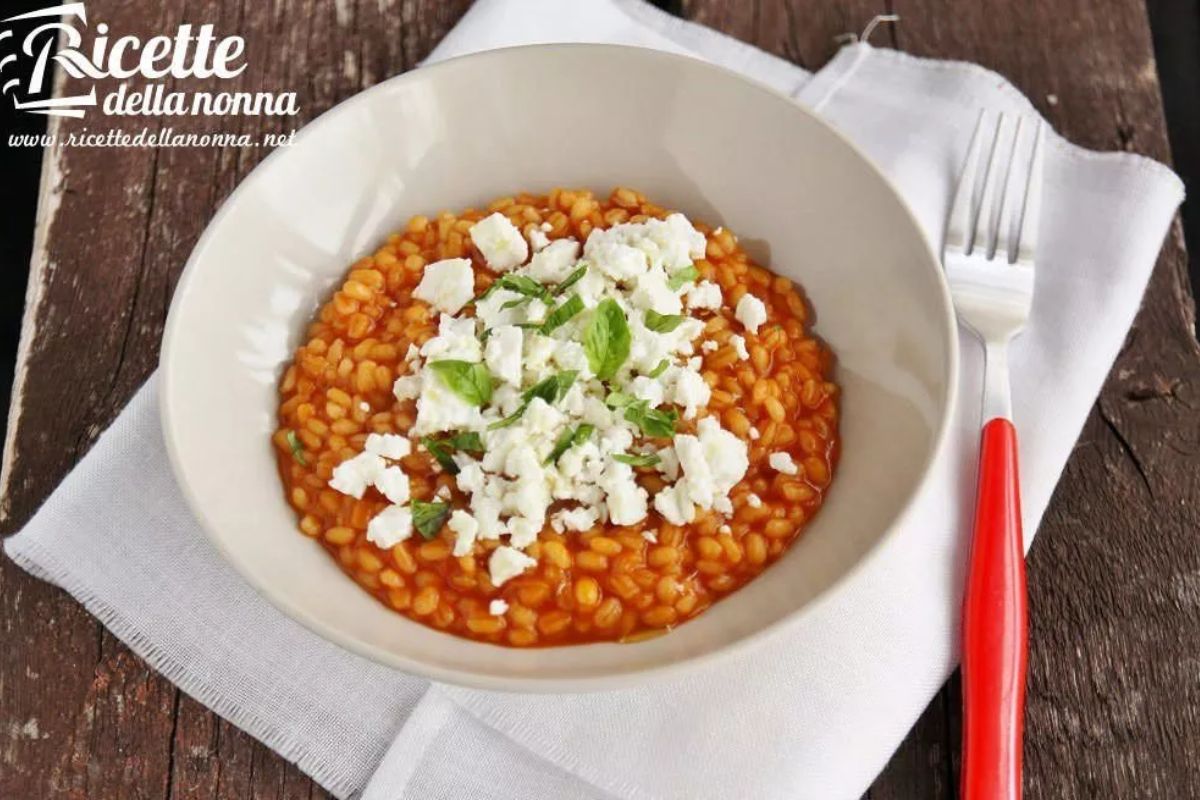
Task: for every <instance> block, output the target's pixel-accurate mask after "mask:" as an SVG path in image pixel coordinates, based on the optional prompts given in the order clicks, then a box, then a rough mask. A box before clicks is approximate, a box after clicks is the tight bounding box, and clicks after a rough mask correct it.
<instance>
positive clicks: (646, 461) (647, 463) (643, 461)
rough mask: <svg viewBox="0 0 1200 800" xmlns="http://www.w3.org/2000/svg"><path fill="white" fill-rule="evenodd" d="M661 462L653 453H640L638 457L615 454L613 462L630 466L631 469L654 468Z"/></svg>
mask: <svg viewBox="0 0 1200 800" xmlns="http://www.w3.org/2000/svg"><path fill="white" fill-rule="evenodd" d="M661 460H662V459H660V458H659V457H658V456H656V455H654V454H653V453H638V454H636V455H629V454H628V453H613V461H620V462H621V463H622V464H628V465H629V466H631V467H653V466H654V465H655V464H657V463H658V462H659V461H661Z"/></svg>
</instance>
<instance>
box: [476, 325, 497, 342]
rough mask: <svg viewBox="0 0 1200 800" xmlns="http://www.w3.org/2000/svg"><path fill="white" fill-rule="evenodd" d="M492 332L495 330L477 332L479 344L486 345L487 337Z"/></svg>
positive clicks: (485, 329)
mask: <svg viewBox="0 0 1200 800" xmlns="http://www.w3.org/2000/svg"><path fill="white" fill-rule="evenodd" d="M493 330H495V329H494V328H484V329H483V330H481V331H480V332H479V343H480V344H486V343H487V340H488V337H489V336H491V335H492V331H493Z"/></svg>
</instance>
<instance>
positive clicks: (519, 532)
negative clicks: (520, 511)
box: [508, 517, 542, 548]
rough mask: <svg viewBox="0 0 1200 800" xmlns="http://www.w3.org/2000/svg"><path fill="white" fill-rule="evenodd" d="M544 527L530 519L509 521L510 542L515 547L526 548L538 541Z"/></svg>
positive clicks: (515, 518)
mask: <svg viewBox="0 0 1200 800" xmlns="http://www.w3.org/2000/svg"><path fill="white" fill-rule="evenodd" d="M541 530H542V526H541V525H540V524H538V523H537V522H536V521H535V520H531V519H529V518H528V517H513V518H512V519H510V520H509V521H508V541H509V544H511V545H512V546H513V547H518V548H525V547H529V545H531V544H533V543H534V542H536V541H537V537H538V533H539V532H541Z"/></svg>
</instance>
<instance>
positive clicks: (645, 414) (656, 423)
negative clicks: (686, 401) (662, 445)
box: [625, 400, 679, 439]
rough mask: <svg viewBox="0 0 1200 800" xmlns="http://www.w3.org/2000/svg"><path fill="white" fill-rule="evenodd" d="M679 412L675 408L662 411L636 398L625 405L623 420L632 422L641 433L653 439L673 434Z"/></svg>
mask: <svg viewBox="0 0 1200 800" xmlns="http://www.w3.org/2000/svg"><path fill="white" fill-rule="evenodd" d="M677 419H679V412H678V411H676V410H675V409H673V408H672V409H669V410H667V411H662V410H660V409H657V408H650V404H649V403H648V402H646V401H645V400H638V401H637V402H635V403H630V404H629V405H627V406H625V420H626V421H627V422H632V423H633V424H634V425H637V426H638V427H639V428H641V429H642V433H644V434H645V435H646V436H649V437H651V438H655V439H661V438H666V437H668V436H673V435H674V434H675V421H676V420H677Z"/></svg>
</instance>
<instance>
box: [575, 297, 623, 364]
mask: <svg viewBox="0 0 1200 800" xmlns="http://www.w3.org/2000/svg"><path fill="white" fill-rule="evenodd" d="M629 346H630V336H629V323H628V322H626V321H625V312H623V311H621V307H620V306H619V305H617V302H616V301H615V300H613V299H612V298H611V297H610V298H608V299H607V300H603V301H602V302H601V303H600V305H598V306H596V310H595V312H593V314H592V321H591V322H589V323H588V326H587V330H585V331H584V333H583V349H584V352H586V353H587V358H588V366H590V367H591V368H592V372H594V373H596V377H597V378H599V379H600V380H602V381H608V380H612V378H613V376H614V375H616V374H617V370H618V369H620V368H621V365H622V364H624V363H625V359H627V358H629Z"/></svg>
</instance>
